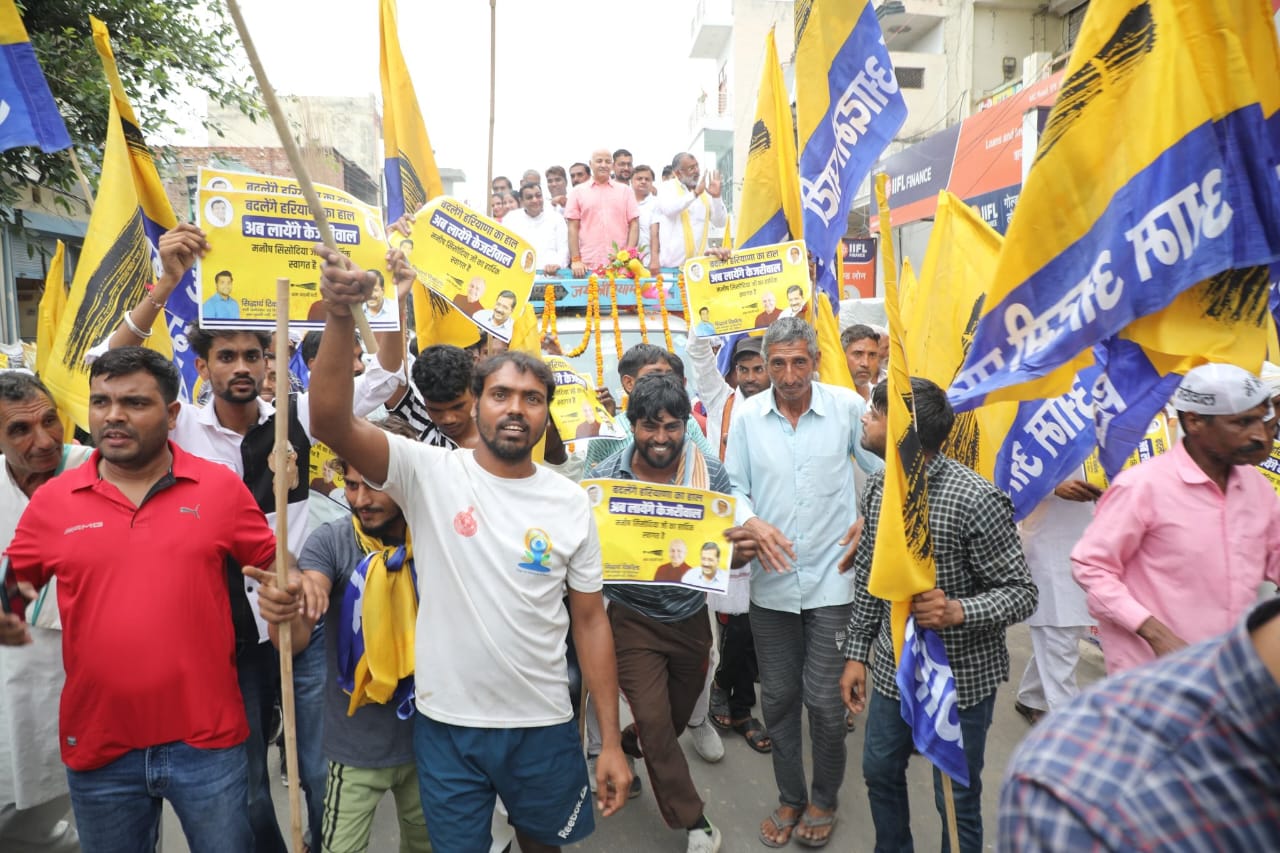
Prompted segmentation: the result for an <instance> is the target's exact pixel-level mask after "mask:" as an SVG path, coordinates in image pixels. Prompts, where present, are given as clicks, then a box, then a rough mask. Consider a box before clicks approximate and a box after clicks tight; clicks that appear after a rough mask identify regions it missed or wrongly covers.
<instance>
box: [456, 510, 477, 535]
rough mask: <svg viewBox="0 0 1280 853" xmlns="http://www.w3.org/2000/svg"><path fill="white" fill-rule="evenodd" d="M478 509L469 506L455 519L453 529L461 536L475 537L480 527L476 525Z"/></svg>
mask: <svg viewBox="0 0 1280 853" xmlns="http://www.w3.org/2000/svg"><path fill="white" fill-rule="evenodd" d="M475 511H476V508H475V507H473V506H469V507H467V508H466V509H464V510H461V511H460V512H459V513H458V514H457V515H455V516H454V517H453V529H454V530H456V531H458V535H459V536H475V535H476V530H477V529H479V525H478V524H476V517H475Z"/></svg>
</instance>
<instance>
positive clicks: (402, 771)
mask: <svg viewBox="0 0 1280 853" xmlns="http://www.w3.org/2000/svg"><path fill="white" fill-rule="evenodd" d="M392 420H393V422H394V421H398V419H392ZM380 426H382V427H383V428H384V429H386V430H387V431H388V432H394V433H397V434H400V435H404V436H406V437H408V438H416V435H415V434H414V432H413V430H412V428H411V427H409V426H408V425H407V424H403V422H400V424H399V425H395V426H393V425H391V424H389V423H388V422H387V421H383V422H381V423H380ZM339 464H340V468H341V470H342V474H343V477H344V480H345V484H344V490H345V494H346V498H347V503H348V504H349V505H350V506H351V516H352V517H351V518H343V519H339V520H337V521H331V522H329V523H328V524H325V525H323V526H321V527H320V528H319V529H317V530H316V531H315V532H314V533H312V534H311V536H310V538H308V539H307V543H306V545H305V547H304V548H303V549H302V554H301V556H300V557H299V558H298V564H299V566H301V568H302V570H303V572H304V573H305V574H306V576H307V577H308V579H309V580H311V581H312V582H314V584H315V585H316V586H318V587H319V588H320V589H321V590H323V591H326V592H328V594H329V609H328V612H327V613H326V614H325V617H324V626H325V627H324V630H320V631H315V632H313V630H312V629H313V628H314V627H315V620H313V619H310V618H308V617H306V616H305V615H304V616H303V620H302V625H301V626H299V628H298V630H296V631H295V632H294V638H295V639H294V651H295V653H298V652H301V651H302V649H303V648H305V647H306V646H307V644H308V642H309V641H310V640H311V639H312V637H314V636H323V637H324V643H325V660H326V669H327V671H328V676H327V677H326V678H325V686H324V757H325V759H326V760H327V761H328V762H329V777H328V782H327V784H326V786H325V788H326V795H325V800H324V818H323V823H322V829H321V838H320V839H319V840H318V841H317V842H315V843H314V844H313V847H315V848H321V849H324V850H335V851H336V850H365V849H367V848H368V846H369V831H370V828H371V827H372V825H373V815H374V812H375V811H376V809H377V807H378V802H379V801H380V800H381V799H382V796H383V795H384V794H386V793H387V792H390V793H391V795H392V797H393V798H394V799H395V803H396V812H397V815H398V817H399V823H400V832H401V833H402V835H403V837H402V839H401V845H400V849H401V850H402V851H410V853H428V852H429V851H430V850H431V842H430V839H429V838H428V836H427V823H426V818H425V817H424V816H423V812H422V800H421V799H420V797H419V796H418V774H417V766H416V764H415V761H414V755H413V704H412V691H411V690H410V689H409V688H410V686H411V685H412V683H413V678H412V676H410V677H409V678H407V679H406V680H405V681H406V682H407V683H405V684H402V685H401V686H400V689H398V690H397V691H396V692H395V693H394V694H393V695H392V696H391V698H390V699H389V700H388V701H386V702H376V701H369V702H368V703H367V704H362V705H360V706H359V707H358V708H356V709H355V712H354V714H352V715H348V713H347V710H348V708H349V706H350V704H351V700H352V697H351V695H350V694H349V693H348V692H347V690H346V689H344V688H343V686H341V684H340V682H342V681H345V680H348V679H349V678H350V677H351V676H352V675H353V673H352V672H349V671H344V670H349V669H351V667H350V664H349V663H348V664H344V660H346V661H350V660H351V658H352V657H353V655H352V653H351V650H352V649H353V648H354V649H356V650H358V649H359V645H360V644H359V643H357V642H356V639H357V631H356V629H355V625H356V624H357V623H356V622H355V620H353V617H360V616H361V615H362V613H363V607H362V605H363V592H364V589H365V587H366V583H367V581H368V573H369V572H370V571H376V570H377V569H374V567H373V566H372V565H371V563H372V562H373V561H374V560H380V561H381V562H382V564H383V565H384V566H385V570H386V576H387V577H388V578H390V577H391V575H392V574H393V573H396V572H406V573H409V574H410V576H409V577H407V578H405V580H406V581H409V583H410V588H411V589H415V590H416V583H415V582H414V581H413V578H412V572H413V557H412V549H411V546H410V543H409V541H408V528H407V525H406V523H405V518H404V514H403V513H402V512H401V510H400V507H399V506H397V505H396V503H395V502H394V501H393V500H391V498H390V497H389V496H387V494H386V493H385V492H381V491H378V490H376V489H372V488H370V487H369V486H368V485H366V483H365V479H364V477H363V475H361V473H360V472H359V471H357V470H356V469H355V468H353V467H351V465H349V464H347V463H345V462H343V461H342V460H339ZM353 578H354V582H353ZM413 600H414V603H415V605H416V603H417V595H416V592H415V593H414V595H413ZM344 603H345V608H344ZM344 609H345V613H344ZM414 610H415V611H416V607H415V608H414ZM295 624H296V623H295ZM359 624H361V625H362V621H361V622H360V623H359ZM402 627H405V628H407V630H409V631H412V629H413V622H412V620H410V622H409V624H408V625H407V626H402ZM271 639H272V640H273V641H274V640H275V639H276V633H275V626H274V625H272V626H271ZM348 687H351V685H350V684H348ZM402 707H403V708H407V714H405V715H404V718H402V715H401V714H400V713H398V711H399V710H400V709H401V708H402Z"/></svg>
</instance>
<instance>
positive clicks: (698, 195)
mask: <svg viewBox="0 0 1280 853" xmlns="http://www.w3.org/2000/svg"><path fill="white" fill-rule="evenodd" d="M671 167H672V169H673V170H674V171H673V172H672V175H671V180H669V181H663V182H662V185H661V186H659V187H658V196H657V198H658V200H657V202H656V203H655V205H654V208H653V216H652V224H651V225H650V226H649V234H648V235H647V236H648V237H649V257H650V263H651V265H652V266H653V267H655V268H656V267H660V266H661V267H679V266H681V265H682V264H683V263H684V262H685V261H687V260H689V259H690V258H696V257H700V256H702V255H713V256H715V257H718V258H721V259H724V258H727V257H728V256H729V250H728V249H714V248H709V246H708V242H707V240H708V237H709V236H710V233H711V229H712V228H723V227H724V224H725V222H726V221H727V217H728V212H727V211H726V210H725V206H724V202H723V201H722V200H721V198H720V191H721V186H720V173H719V172H716V171H712V172H709V173H708V174H706V175H703V174H701V172H700V171H699V169H698V158H697V157H695V156H693V155H692V154H690V153H689V152H688V151H682V152H680V153H679V154H677V155H676V156H675V157H674V158H672V160H671Z"/></svg>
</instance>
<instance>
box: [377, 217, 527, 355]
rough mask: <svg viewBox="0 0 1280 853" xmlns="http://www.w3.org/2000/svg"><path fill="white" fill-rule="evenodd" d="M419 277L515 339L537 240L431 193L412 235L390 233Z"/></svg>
mask: <svg viewBox="0 0 1280 853" xmlns="http://www.w3.org/2000/svg"><path fill="white" fill-rule="evenodd" d="M391 245H392V246H395V247H398V248H400V249H401V250H403V251H404V253H405V256H406V257H407V258H408V259H409V263H410V264H411V265H412V266H413V269H414V271H415V272H416V273H417V274H418V280H419V281H421V282H422V283H423V285H425V286H426V287H429V288H431V289H432V290H434V291H435V292H436V293H439V294H440V295H441V296H443V297H444V298H445V299H448V300H449V301H450V302H452V303H453V306H454V307H455V308H457V309H458V310H459V311H461V312H462V313H463V314H465V315H467V316H468V317H469V318H471V322H473V323H475V324H476V325H477V326H479V327H480V329H481V331H484V332H487V333H489V334H491V335H496V336H497V337H499V338H501V339H502V340H504V341H508V342H510V340H511V335H512V333H513V332H514V331H515V318H516V317H519V316H520V312H521V311H523V310H524V306H525V304H526V303H527V302H528V301H529V292H530V291H531V290H532V289H533V274H534V253H533V246H532V245H530V244H529V243H527V242H526V241H525V240H523V239H521V238H520V237H519V236H517V235H516V234H515V233H514V232H512V231H508V230H507V229H505V228H503V227H502V226H501V225H499V224H498V223H497V222H495V221H494V220H492V219H490V218H489V217H487V216H484V215H482V214H480V213H477V212H476V211H474V210H472V209H471V208H469V207H467V206H466V205H464V204H463V203H462V202H460V201H458V200H457V199H454V198H449V197H448V196H442V197H440V198H436V199H432V200H431V201H429V202H427V203H426V204H425V205H423V207H422V209H421V210H419V211H418V212H417V214H415V217H414V222H413V224H412V229H411V232H410V235H409V236H408V237H404V236H402V235H400V234H398V233H393V234H392V235H391Z"/></svg>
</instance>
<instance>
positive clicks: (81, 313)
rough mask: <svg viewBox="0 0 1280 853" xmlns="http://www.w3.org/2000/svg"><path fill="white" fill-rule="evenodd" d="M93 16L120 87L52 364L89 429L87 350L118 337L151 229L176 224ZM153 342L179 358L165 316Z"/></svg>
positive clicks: (137, 287) (52, 375) (112, 79)
mask: <svg viewBox="0 0 1280 853" xmlns="http://www.w3.org/2000/svg"><path fill="white" fill-rule="evenodd" d="M90 20H91V21H92V23H93V31H94V42H95V44H96V45H97V48H98V53H99V55H100V56H101V57H102V62H103V69H104V72H105V74H106V77H107V80H108V83H109V84H110V86H111V93H112V97H111V105H110V112H109V116H108V119H107V139H106V145H105V146H104V148H103V157H102V178H101V180H100V181H99V184H98V198H97V204H95V205H94V208H93V215H92V216H91V217H90V218H89V228H88V232H87V233H86V235H85V240H84V247H83V249H82V250H81V252H80V262H79V263H78V264H77V265H76V274H75V278H74V280H73V281H72V282H71V292H70V293H69V294H68V295H67V303H66V306H65V308H64V309H63V314H62V321H61V322H60V323H59V325H58V331H57V334H56V335H55V336H54V342H53V347H52V349H51V351H50V353H49V356H48V358H47V360H46V362H45V370H44V381H45V384H46V385H48V386H49V390H50V391H52V392H53V395H54V399H55V400H56V401H57V403H58V407H59V409H61V410H62V412H63V414H64V415H66V416H68V417H70V418H71V420H72V421H73V422H74V423H75V425H76V426H78V427H80V428H81V429H83V430H85V431H86V432H87V431H88V428H89V414H88V413H89V370H88V367H87V366H86V364H85V361H84V357H85V354H86V353H87V352H88V351H89V349H90V348H91V347H93V346H94V345H96V344H99V343H102V342H103V341H105V340H106V339H107V338H108V337H110V335H111V333H112V332H113V331H115V328H116V327H117V326H118V325H120V322H121V320H122V319H123V317H124V315H125V313H126V312H128V311H130V310H131V309H132V308H133V306H135V305H137V304H138V302H139V301H140V300H141V299H142V295H143V294H144V293H145V292H146V291H145V288H146V285H147V284H149V283H150V282H151V281H152V280H153V279H154V277H155V269H154V267H153V263H152V257H153V256H152V243H151V241H150V240H149V239H148V235H147V230H148V228H149V227H151V228H152V229H153V230H154V229H156V228H158V229H160V230H164V229H168V228H172V227H173V226H174V224H176V220H175V218H174V215H173V208H172V207H171V206H170V205H169V200H168V197H167V196H166V195H165V194H164V188H163V186H162V185H161V183H160V178H159V176H158V175H157V174H156V170H155V164H154V163H153V162H152V160H151V154H150V152H149V151H148V150H147V147H146V144H145V143H144V142H143V140H142V134H141V132H140V131H139V130H138V126H137V121H136V118H135V117H134V114H133V109H132V107H130V106H129V103H128V100H127V99H126V98H125V97H124V89H123V87H122V86H121V85H120V77H119V74H118V73H117V71H116V67H115V58H114V57H113V56H112V54H111V45H110V41H109V37H108V35H107V31H106V27H105V26H104V25H103V23H102V22H101V21H99V20H97V19H96V18H91V19H90ZM146 344H147V346H148V347H150V348H151V349H154V350H155V351H156V352H159V353H160V354H162V355H164V356H165V357H166V358H173V347H172V344H171V342H170V339H169V330H168V328H167V326H166V325H165V324H164V323H162V322H157V323H156V324H155V327H154V328H153V330H152V336H151V337H150V338H148V339H147V341H146Z"/></svg>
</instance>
